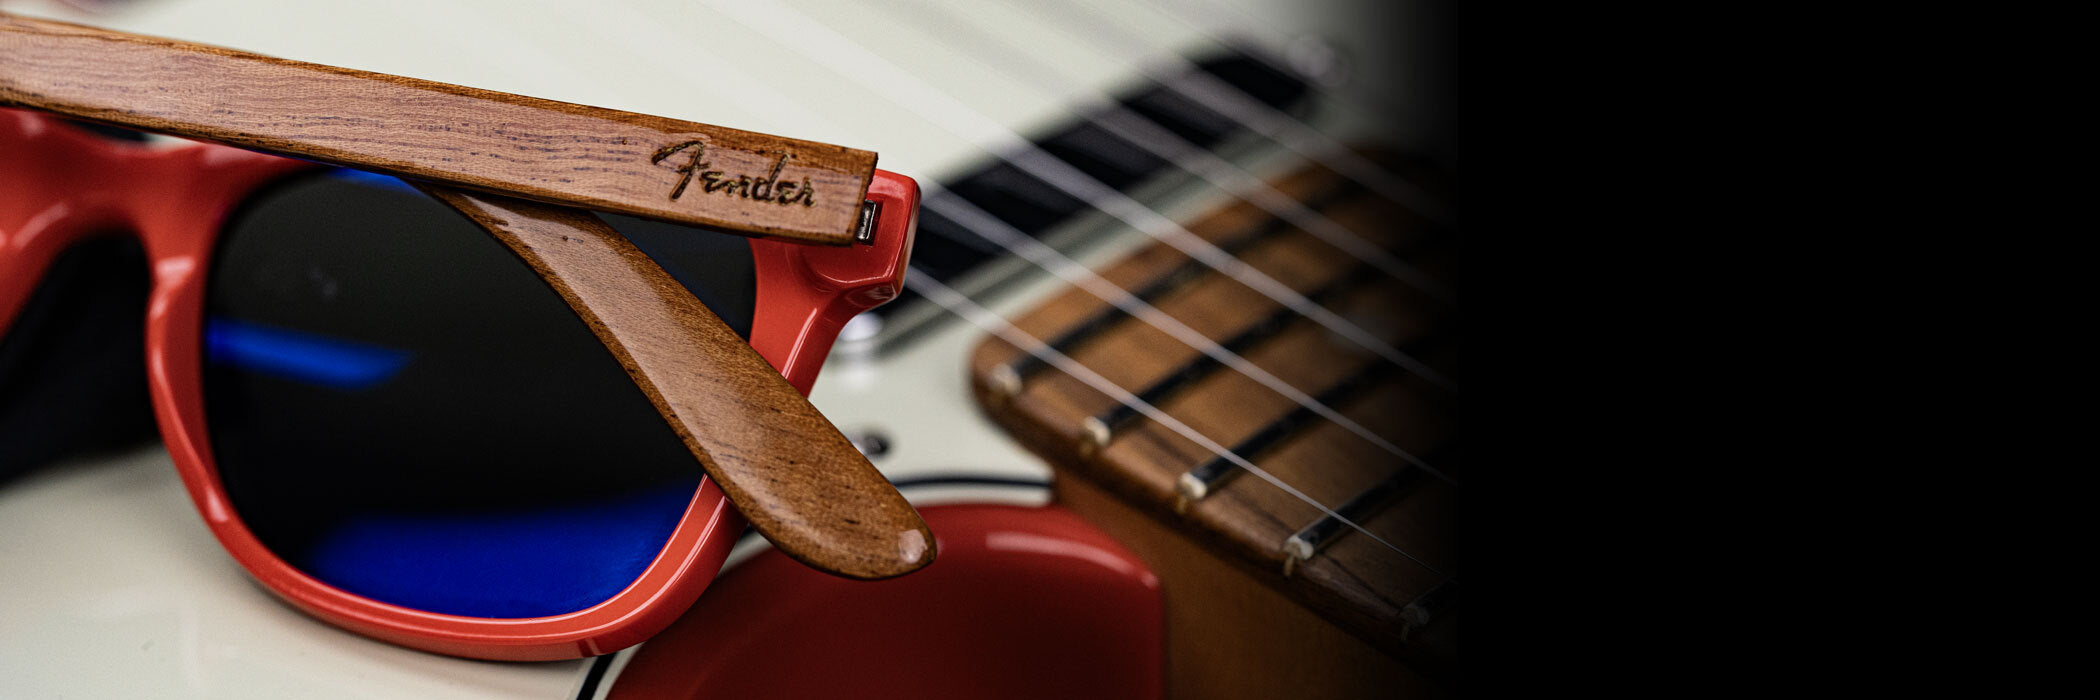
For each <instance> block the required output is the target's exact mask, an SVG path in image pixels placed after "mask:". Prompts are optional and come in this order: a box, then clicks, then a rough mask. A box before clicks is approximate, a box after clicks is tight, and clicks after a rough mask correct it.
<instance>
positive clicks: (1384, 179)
mask: <svg viewBox="0 0 2100 700" xmlns="http://www.w3.org/2000/svg"><path fill="white" fill-rule="evenodd" d="M1020 5H1021V6H1023V7H1026V8H1028V9H1030V10H1032V11H1035V12H1036V13H1037V14H1038V15H1039V16H1047V17H1053V18H1054V19H1056V20H1058V21H1059V22H1061V23H1062V24H1064V25H1066V27H1065V28H1063V29H1053V31H1057V32H1058V33H1060V34H1064V35H1065V36H1066V37H1068V38H1077V39H1083V40H1084V41H1085V42H1086V43H1090V44H1093V45H1094V46H1096V47H1100V48H1102V49H1105V50H1110V51H1114V52H1116V53H1122V54H1131V53H1140V54H1144V55H1148V56H1151V55H1152V53H1153V52H1150V51H1144V50H1130V49H1129V48H1128V47H1133V46H1136V47H1143V46H1145V45H1146V42H1144V40H1143V39H1142V38H1139V37H1136V36H1132V35H1131V34H1130V32H1129V30H1128V29H1126V28H1124V27H1121V26H1117V25H1116V24H1115V23H1113V22H1108V21H1105V20H1103V19H1101V18H1100V17H1098V16H1095V14H1094V13H1091V12H1082V11H1080V10H1078V9H1077V8H1076V7H1071V6H1068V5H1069V3H1061V2H1030V3H1020ZM1111 37H1114V38H1111ZM1111 42H1121V44H1122V46H1113V45H1111ZM1152 60H1158V61H1161V62H1164V63H1166V64H1167V65H1168V66H1169V67H1171V69H1172V70H1175V71H1184V72H1186V73H1187V74H1188V75H1187V79H1186V80H1183V81H1178V82H1177V81H1172V80H1170V78H1171V77H1172V76H1170V75H1168V74H1167V73H1168V71H1167V69H1163V68H1161V67H1159V66H1157V65H1154V64H1153V63H1152ZM1131 65H1132V66H1134V67H1135V68H1136V69H1137V70H1138V71H1139V72H1140V73H1141V74H1143V75H1144V76H1145V77H1146V78H1149V79H1151V80H1153V81H1155V82H1159V83H1160V84H1162V85H1165V86H1166V87H1167V89H1169V90H1173V91H1175V92H1178V93H1181V94H1182V96H1184V97H1188V98H1189V99H1192V100H1196V101H1198V102H1201V103H1203V105H1204V106H1206V107H1210V108H1211V109H1214V110H1217V111H1219V112H1221V113H1225V114H1228V115H1231V116H1232V117H1233V118H1234V119H1235V120H1238V121H1239V122H1240V123H1242V124H1245V125H1246V126H1247V127H1248V128H1250V129H1253V130H1254V131H1255V132H1256V133H1259V134H1261V135H1263V136H1266V137H1268V138H1269V140H1271V141H1274V142H1275V143H1277V144H1279V145H1282V146H1283V147H1285V148H1288V149H1290V150H1292V151H1294V152H1296V153H1298V154H1299V155H1301V156H1304V157H1306V158H1308V159H1311V160H1313V161H1315V162H1318V163H1320V164H1321V165H1325V166H1327V167H1329V168H1331V169H1333V170H1335V171H1336V172H1340V173H1342V174H1344V175H1347V176H1348V177H1349V178H1350V179H1353V180H1355V181H1357V182H1359V183H1362V184H1364V185H1365V186H1367V187H1370V188H1372V189H1373V190H1376V191H1377V192H1378V193H1379V194H1380V195H1382V196H1384V197H1385V198H1386V199H1389V200H1392V201H1393V202H1396V203H1399V204H1403V205H1406V206H1408V207H1409V208H1412V209H1414V210H1415V211H1417V212H1420V213H1422V214H1423V215H1424V216H1427V217H1429V218H1430V219H1431V220H1434V221H1436V222H1438V223H1441V224H1445V225H1455V224H1456V215H1455V214H1453V213H1452V212H1451V210H1450V209H1449V208H1447V207H1445V206H1444V205H1442V204H1441V203H1439V202H1438V201H1437V200H1436V199H1435V198H1434V197H1431V196H1430V195H1429V194H1428V193H1426V192H1424V191H1422V189H1421V188H1420V187H1417V186H1415V185H1414V184H1413V183H1410V182H1408V181H1406V180H1405V179H1402V178H1401V177H1400V176H1398V175H1395V174H1394V173H1392V172H1391V171H1389V170H1387V169H1386V168H1384V167H1383V166H1380V165H1378V164H1377V163H1373V162H1371V161H1370V160H1369V159H1367V158H1364V157H1363V156H1361V155H1358V154H1357V153H1356V152H1355V151H1352V150H1349V149H1348V148H1347V147H1345V146H1343V145H1342V144H1341V143H1339V142H1336V141H1335V140H1334V139H1333V138H1331V137H1329V136H1327V135H1326V134H1324V133H1322V132H1320V130H1318V129H1315V128H1313V127H1312V126H1311V125H1308V124H1306V123H1305V122H1303V121H1302V120H1300V119H1298V118H1297V117H1294V116H1291V115H1289V114H1286V113H1284V112H1282V111H1279V110H1277V109H1276V108H1274V107H1270V106H1269V105H1267V104H1263V103H1262V102H1261V101H1260V100H1258V99H1254V98H1253V97H1252V96H1250V95H1248V94H1246V92H1245V91H1243V90H1241V89H1240V88H1238V87H1234V86H1233V85H1231V84H1230V83H1226V82H1225V81H1223V80H1219V79H1217V78H1215V77H1212V76H1211V75H1210V74H1208V73H1205V72H1203V71H1202V69H1201V68H1200V67H1198V66H1196V64H1195V63H1192V62H1190V61H1189V60H1188V59H1187V58H1184V57H1182V56H1180V55H1177V54H1174V53H1172V52H1166V53H1164V54H1162V55H1156V56H1152V58H1151V59H1144V60H1137V61H1132V62H1131Z"/></svg>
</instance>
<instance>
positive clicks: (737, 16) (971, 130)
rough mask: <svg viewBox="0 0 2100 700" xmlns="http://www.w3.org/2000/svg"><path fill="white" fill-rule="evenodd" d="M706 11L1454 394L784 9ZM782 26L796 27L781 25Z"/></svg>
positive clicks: (1180, 231) (1392, 353)
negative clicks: (792, 49)
mask: <svg viewBox="0 0 2100 700" xmlns="http://www.w3.org/2000/svg"><path fill="white" fill-rule="evenodd" d="M706 4H707V5H708V6H709V7H710V8H712V9H713V10H714V11H715V12H717V13H719V14H722V15H724V16H726V17H728V18H730V19H731V20H733V21H735V22H737V23H739V24H742V25H743V26H745V27H747V28H750V29H752V30H753V31H756V32H758V33H760V34H763V35H765V36H767V37H768V38H770V39H772V40H773V41H774V42H776V43H779V44H781V45H783V46H797V47H802V48H803V49H804V50H805V51H806V52H808V53H809V54H811V58H813V59H814V58H821V59H822V61H821V62H822V63H824V65H825V66H826V67H828V68H829V69H831V70H832V71H834V72H837V73H839V74H840V75H844V76H846V77H849V78H853V79H855V80H860V81H862V82H863V83H865V84H867V85H869V86H870V87H875V86H880V87H881V88H884V89H878V90H876V92H877V94H880V95H882V96H883V97H884V98H885V99H888V100H890V101H892V102H894V103H896V104H897V105H899V106H902V107H905V108H907V109H910V110H912V111H914V112H916V113H918V114H919V115H920V116H923V117H925V118H927V119H928V120H929V121H932V122H934V123H935V124H938V125H940V126H941V127H942V128H943V129H946V130H948V131H951V132H953V133H955V134H957V135H960V136H965V137H966V138H968V139H969V140H970V141H971V142H972V144H973V145H974V146H976V147H978V148H979V149H982V150H983V151H984V152H985V153H986V154H987V155H990V156H992V157H995V158H999V159H1001V160H1005V161H1006V162H1008V163H1012V164H1013V165H1015V166H1016V167H1019V168H1021V169H1022V170H1025V171H1028V172H1029V174H1030V175H1033V176H1034V177H1035V178H1037V179H1038V180H1041V181H1042V182H1044V183H1045V184H1048V185H1050V186H1052V187H1054V188H1057V189H1059V190H1062V191H1064V192H1066V193H1067V194H1070V195H1072V196H1074V197H1077V198H1079V199H1080V200H1082V201H1084V202H1086V203H1087V204H1088V205H1090V206H1092V207H1093V208H1095V209H1097V210H1099V211H1101V212H1103V213H1106V214H1108V215H1109V216H1112V217H1115V218H1117V219H1119V220H1121V221H1123V223H1125V224H1128V225H1130V226H1131V227H1132V228H1134V229H1136V230H1138V231H1140V232H1143V233H1145V234H1146V235H1148V236H1151V237H1153V238H1154V239H1157V240H1159V241H1161V242H1163V243H1166V244H1167V245H1170V246H1173V247H1175V248H1176V249H1179V250H1180V251H1181V252H1183V253H1185V254H1187V255H1189V256H1190V257H1193V258H1196V259H1198V260H1202V261H1203V262H1204V264H1206V265H1209V266H1210V267H1211V268H1212V269H1215V270H1217V271H1218V272H1220V273H1223V274H1225V275H1226V276H1228V277H1231V278H1233V279H1234V280H1237V281H1239V282H1240V283H1241V284H1244V285H1246V286H1247V287H1248V288H1250V289H1253V290H1255V291H1256V292H1260V293H1261V294H1263V295H1264V296H1267V297H1269V298H1270V299H1272V300H1274V301H1276V302H1278V303H1281V304H1284V305H1287V306H1290V307H1292V308H1294V309H1297V310H1298V312H1299V313H1301V314H1304V315H1305V316H1307V317H1308V318H1311V319H1313V320H1314V321H1315V322H1317V323H1319V324H1320V325H1322V326H1326V327H1327V328H1328V329H1329V330H1332V331H1334V332H1335V334H1337V335H1340V336H1342V337H1344V338H1348V339H1349V340H1350V341H1352V342H1354V343H1356V344H1358V345H1361V346H1363V347H1364V348H1366V349H1369V350H1371V351H1372V352H1374V353H1377V354H1378V355H1379V356H1380V357H1384V358H1385V359H1386V360H1387V361H1390V362H1392V363H1394V364H1397V365H1400V366H1401V367H1405V368H1407V369H1408V370H1409V371H1411V372H1414V373H1415V374H1416V375H1418V376H1420V377H1422V378H1423V379H1425V380H1427V381H1429V382H1430V383H1432V384H1436V385H1438V386H1442V387H1445V388H1453V389H1455V386H1456V385H1455V383H1454V382H1452V381H1451V379H1450V378H1449V377H1446V376H1444V374H1443V373H1441V372H1438V371H1436V370H1435V369H1433V368H1431V367H1429V366H1428V365H1426V364H1424V363H1422V361H1421V360H1419V359H1417V358H1415V357H1413V356H1411V355H1408V354H1406V353H1403V352H1401V351H1400V350H1399V349H1398V348H1395V347H1393V346H1392V345H1391V344H1389V343H1386V342H1384V341H1382V340H1380V339H1378V338H1377V337H1376V336H1373V335H1372V334H1371V333H1369V332H1368V331H1365V330H1364V329H1363V328H1360V327H1358V326H1357V325H1356V324H1353V323H1350V322H1349V321H1348V320H1346V319H1343V318H1342V317H1341V316H1339V315H1337V314H1335V313H1334V312H1332V311H1329V310H1327V309H1325V308H1322V307H1320V306H1318V305H1316V304H1313V303H1311V302H1310V301H1308V300H1306V298H1305V296H1304V295H1302V294H1299V293H1298V292H1297V290H1294V289H1291V288H1290V287H1289V286H1286V285H1284V284H1283V283H1282V282H1278V281H1276V279H1275V278H1273V277H1270V276H1268V275H1267V274H1265V273H1263V272H1261V271H1260V270H1256V269H1254V267H1253V266H1251V265H1248V264H1247V263H1245V262H1244V261H1241V260H1240V259H1238V258H1235V257H1232V256H1230V255H1227V254H1225V252H1224V251H1221V250H1218V248H1217V246H1214V245H1211V243H1210V242H1209V241H1206V240H1203V239H1202V238H1201V237H1198V236H1196V235H1195V234H1193V233H1190V232H1189V231H1188V229H1185V228H1183V227H1182V226H1181V225H1180V224H1177V223H1175V222H1174V221H1173V220H1171V219H1168V218H1167V217H1166V216H1165V215H1162V214H1160V213H1159V212H1156V211H1153V210H1152V209H1151V208H1149V207H1146V206H1145V205H1144V204H1141V203H1139V202H1138V201H1137V200H1135V199H1131V198H1130V197H1129V196H1128V195H1125V194H1123V193H1122V192H1118V191H1116V190H1115V189H1114V188H1112V187H1109V186H1108V185H1107V184H1105V183H1102V182H1101V181H1100V180H1097V179H1095V178H1094V177H1092V176H1090V175H1087V174H1086V173H1084V172H1081V171H1080V170H1079V169H1078V168H1075V167H1073V166H1072V165H1071V164H1070V163H1066V162H1065V161H1063V160H1060V159H1059V158H1058V157H1057V156H1055V155H1052V154H1051V153H1049V152H1048V151H1044V150H1043V149H1042V148H1041V147H1039V146H1036V145H1035V144H1034V143H1031V142H1029V141H1028V140H1027V139H1025V138H1023V137H1021V135H1020V134H1017V133H1015V132H1014V131H1013V130H1012V129H1010V128H1008V127H1007V126H1006V125H1005V124H1001V123H999V122H998V121H997V120H994V119H992V118H991V117H989V116H986V115H985V114H984V113H982V112H979V111H977V110H976V109H974V108H972V107H970V106H968V105H965V104H963V103H962V102H960V101H958V100H956V99H955V98H953V97H950V96H949V95H948V94H947V93H944V92H941V91H940V90H938V89H936V88H934V87H933V85H932V84H930V83H928V82H927V81H926V79H924V78H922V77H919V76H917V75H914V74H912V73H911V72H910V71H906V70H904V69H902V68H899V67H897V65H896V64H894V63H891V62H890V61H889V60H888V59H885V58H882V57H881V56H878V55H876V54H875V53H873V52H871V51H869V50H868V49H867V48H866V47H864V46H862V45H861V44H860V43H858V42H857V41H856V40H854V39H852V38H850V37H847V36H845V35H842V34H839V33H838V32H837V31H835V30H833V29H831V28H830V27H829V26H827V25H825V24H824V23H823V22H821V21H819V20H817V19H815V18H812V17H810V16H809V15H808V14H805V13H803V12H802V11H801V10H799V9H796V8H793V7H790V6H785V5H768V4H763V3H733V2H726V1H725V0H707V1H706ZM789 23H792V24H794V25H796V26H795V27H793V28H790V27H788V26H785V25H786V24H789ZM813 47H821V48H823V49H825V50H826V51H824V52H817V51H809V49H811V48H813ZM900 93H901V94H900ZM936 106H938V107H939V108H936ZM994 142H999V143H1006V144H1011V145H1012V147H1011V148H1010V149H1005V150H1000V149H994V148H993V147H991V146H990V145H989V144H991V143H994Z"/></svg>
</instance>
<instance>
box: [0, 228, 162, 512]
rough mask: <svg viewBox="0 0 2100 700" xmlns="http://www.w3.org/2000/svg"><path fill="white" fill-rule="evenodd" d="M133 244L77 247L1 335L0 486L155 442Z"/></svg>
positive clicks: (120, 241)
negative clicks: (95, 453)
mask: <svg viewBox="0 0 2100 700" xmlns="http://www.w3.org/2000/svg"><path fill="white" fill-rule="evenodd" d="M151 278H152V276H151V273H150V272H148V271H147V268H146V254H145V252H144V251H142V250H140V248H139V244H138V241H136V240H135V239H132V238H127V237H121V236H111V237H108V238H98V239H93V240H88V241H84V242H81V243H78V244H75V245H74V246H73V247H72V248H69V249H67V250H66V251H65V252H64V253H61V254H59V256H58V258H57V259H56V260H53V261H52V262H51V266H50V267H49V268H47V269H46V270H45V271H44V273H43V277H42V279H41V280H40V281H39V283H38V285H37V288H36V291H35V292H34V293H33V294H31V295H30V297H29V300H28V301H27V302H26V303H24V304H23V306H22V308H21V309H20V310H19V311H17V312H16V314H15V317H14V320H13V322H12V323H11V324H9V326H8V327H7V328H6V329H0V330H4V332H5V335H0V485H4V484H5V483H6V482H7V480H8V479H10V478H12V477H14V476H16V475H19V474H22V473H25V472H27V471H28V470H29V469H31V468H32V467H36V466H39V465H42V464H44V463H47V462H51V461H54V460H57V459H59V458H61V457H65V456H68V455H74V454H79V453H81V452H82V451H86V450H94V449H110V448H118V447H124V446H129V445H135V444H142V443H145V442H147V441H149V440H151V439H152V438H153V409H152V405H151V404H150V403H149V402H148V399H147V397H146V364H145V353H144V352H143V351H142V350H143V349H144V348H145V332H144V331H145V327H146V292H147V286H148V283H149V281H150V280H151Z"/></svg>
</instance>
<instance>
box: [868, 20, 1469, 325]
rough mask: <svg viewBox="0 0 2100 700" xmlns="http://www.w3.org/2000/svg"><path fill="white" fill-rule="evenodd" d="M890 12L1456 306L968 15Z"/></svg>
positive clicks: (1370, 248) (1433, 286)
mask: <svg viewBox="0 0 2100 700" xmlns="http://www.w3.org/2000/svg"><path fill="white" fill-rule="evenodd" d="M890 8H891V9H893V10H896V9H902V10H904V11H905V12H908V13H913V14H915V15H917V17H918V18H919V19H920V20H922V21H924V22H925V23H926V25H927V26H938V27H942V28H943V30H944V31H943V33H942V35H943V38H945V39H946V40H948V41H949V42H951V43H955V44H958V45H962V46H964V47H965V48H968V49H970V50H967V51H963V52H962V53H963V54H964V55H966V56H968V57H969V60H970V61H971V62H973V63H976V64H977V65H980V66H985V67H987V68H990V69H992V70H994V71H998V72H1001V73H1004V74H1006V75H1007V77H1009V78H1013V79H1014V80H1015V82H1018V83H1023V84H1033V85H1048V86H1051V87H1052V88H1053V92H1054V93H1055V94H1058V95H1060V96H1069V97H1070V99H1072V100H1073V101H1075V102H1077V103H1078V104H1076V105H1075V106H1074V108H1073V111H1074V112H1075V113H1076V114H1079V115H1081V118H1083V119H1085V120H1086V121H1088V122H1090V123H1092V124H1095V125H1097V126H1099V127H1101V128H1102V129H1104V130H1106V131H1108V132H1110V133H1112V134H1115V135H1116V136H1118V137H1120V138H1121V139H1122V140H1123V141H1124V142H1126V143H1129V144H1131V145H1134V146H1137V147H1139V148H1142V149H1144V150H1146V151H1148V152H1150V153H1152V154H1153V155H1156V156H1159V157H1160V158H1161V159H1163V160H1166V161H1167V162H1169V163H1172V164H1174V165H1175V166H1177V167H1179V168H1181V169H1182V170H1184V171H1187V172H1188V173H1190V174H1192V175H1195V176H1197V177H1199V178H1201V179H1203V181H1205V182H1207V183H1210V185H1211V186H1213V187H1216V188H1217V189H1218V190H1219V191H1223V192H1232V193H1237V194H1238V196H1239V197H1240V198H1241V199H1243V200H1245V201H1247V202H1249V203H1251V204H1254V205H1255V206H1257V207H1260V208H1261V209H1262V210H1263V211H1266V212H1268V213H1270V214H1271V215H1274V216H1276V217H1277V218H1280V219H1283V220H1285V221H1288V222H1290V224H1291V225H1293V226H1296V227H1298V228H1299V229H1300V230H1303V231H1305V232H1306V233H1309V234H1312V236H1313V237H1315V238H1318V239H1320V240H1322V241H1325V242H1327V244H1328V245H1331V246H1334V247H1335V248H1337V249H1340V250H1341V251H1342V252H1344V253H1347V254H1349V255H1352V256H1355V257H1356V259H1358V260H1362V261H1364V262H1366V263H1369V264H1371V265H1372V266H1373V267H1376V268H1378V270H1379V271H1381V272H1384V273H1385V274H1387V275H1389V276H1391V277H1393V278H1395V279H1398V280H1401V281H1404V282H1406V283H1408V284H1410V285H1412V286H1414V287H1415V288H1416V289H1419V290H1422V291H1423V292H1426V293H1428V294H1429V295H1430V296H1432V297H1436V298H1437V299H1439V300H1443V301H1446V302H1449V301H1451V300H1452V297H1453V296H1454V295H1453V294H1452V291H1451V289H1450V288H1449V287H1446V286H1444V285H1443V284H1442V283H1440V282H1438V281H1436V280H1434V279H1431V278H1430V277H1429V276H1428V275H1426V274H1424V273H1423V272H1422V271H1421V270H1419V269H1416V268H1415V266H1413V265H1410V264H1408V263H1407V262H1405V261H1403V260H1401V259H1400V258H1399V256H1396V255H1394V254H1393V253H1392V252H1391V251H1388V250H1386V249H1384V248H1382V247H1380V246H1378V244H1376V243H1373V242H1371V241H1370V240H1369V239H1366V238H1365V237H1364V236H1363V235H1362V234H1359V233H1357V232H1355V231H1351V230H1349V229H1348V228H1347V227H1345V226H1342V225H1341V224H1340V223H1337V222H1336V221H1335V220H1334V219H1332V218H1329V217H1328V216H1327V215H1326V214H1324V213H1321V212H1318V211H1315V210H1313V209H1311V208H1309V207H1307V206H1305V204H1304V203H1302V202H1299V201H1298V200H1297V199H1296V198H1294V197H1291V196H1290V195H1286V194H1284V193H1283V192H1281V191H1279V190H1277V189H1276V188H1275V187H1274V186H1272V185H1270V184H1268V183H1267V182H1264V181H1262V180H1261V179H1260V178H1258V177H1255V176H1254V175H1253V174H1252V173H1249V172H1247V170H1246V169H1245V168H1241V167H1240V166H1238V165H1235V164H1233V163H1231V162H1230V161H1227V160H1225V159H1224V158H1220V157H1218V155H1217V154H1214V153H1211V152H1210V151H1209V150H1208V149H1205V148H1203V147H1201V146H1197V145H1196V144H1194V143H1190V142H1189V141H1188V139H1186V138H1183V137H1181V136H1180V135H1178V134H1175V133H1174V132H1173V131H1170V130H1168V129H1167V128H1165V127H1164V126H1161V125H1160V124H1158V123H1155V122H1154V121H1152V120H1151V119H1149V118H1147V117H1145V116H1144V115H1142V114H1139V113H1137V112H1136V111H1135V110H1133V109H1131V108H1130V107H1129V106H1127V105H1125V104H1123V103H1120V102H1117V101H1116V100H1115V98H1114V97H1113V96H1111V95H1109V94H1108V93H1107V92H1106V91H1103V90H1102V89H1100V88H1097V87H1094V86H1093V85H1091V84H1087V83H1086V82H1084V81H1081V80H1077V79H1074V78H1071V77H1069V76H1068V75H1067V74H1066V73H1064V72H1062V71H1059V70H1056V69H1055V67H1054V66H1051V65H1050V64H1049V63H1047V62H1044V61H1042V60H1041V59H1039V58H1036V57H1035V56H1032V55H1029V54H1027V53H1024V52H1021V51H1011V50H1004V49H1006V47H1005V46H1002V45H1000V43H999V42H998V41H997V40H996V39H995V38H993V37H992V36H991V35H990V33H989V32H987V31H985V30H984V29H983V28H981V27H979V26H977V24H976V22H974V21H972V20H971V19H969V18H967V17H964V16H963V13H961V12H959V11H956V10H955V9H953V8H950V7H947V6H943V5H937V4H935V3H931V2H928V1H927V0H908V1H906V2H902V3H898V4H897V5H892V6H890ZM986 57H991V58H989V59H988V58H986Z"/></svg>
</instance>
